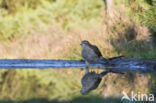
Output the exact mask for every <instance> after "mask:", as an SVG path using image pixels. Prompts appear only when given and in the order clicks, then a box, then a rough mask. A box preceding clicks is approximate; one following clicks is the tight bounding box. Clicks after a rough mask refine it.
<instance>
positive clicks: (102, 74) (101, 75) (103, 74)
mask: <svg viewBox="0 0 156 103" xmlns="http://www.w3.org/2000/svg"><path fill="white" fill-rule="evenodd" d="M109 72H110V71H103V72H101V73H100V74H99V76H100V77H101V78H102V77H103V76H105V75H106V74H107V73H109Z"/></svg>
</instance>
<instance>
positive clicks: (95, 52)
mask: <svg viewBox="0 0 156 103" xmlns="http://www.w3.org/2000/svg"><path fill="white" fill-rule="evenodd" d="M80 45H81V47H82V51H81V56H82V57H83V59H84V60H85V64H86V73H88V72H89V64H95V63H99V61H100V60H107V59H105V58H103V56H102V54H101V52H100V50H99V49H98V47H97V46H96V45H92V44H91V43H90V42H89V41H87V40H83V41H81V44H80Z"/></svg>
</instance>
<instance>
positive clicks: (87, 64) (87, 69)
mask: <svg viewBox="0 0 156 103" xmlns="http://www.w3.org/2000/svg"><path fill="white" fill-rule="evenodd" d="M85 63H86V67H85V69H86V74H87V73H89V63H88V62H87V61H85Z"/></svg>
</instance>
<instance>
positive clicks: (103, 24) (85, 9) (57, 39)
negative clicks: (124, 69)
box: [0, 0, 156, 103]
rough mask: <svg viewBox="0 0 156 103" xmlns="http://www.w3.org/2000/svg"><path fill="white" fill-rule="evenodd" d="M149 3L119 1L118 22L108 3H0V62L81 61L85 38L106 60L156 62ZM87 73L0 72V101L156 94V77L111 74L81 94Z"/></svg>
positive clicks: (112, 98)
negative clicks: (81, 82) (112, 15)
mask: <svg viewBox="0 0 156 103" xmlns="http://www.w3.org/2000/svg"><path fill="white" fill-rule="evenodd" d="M147 1H148V0H129V2H125V0H119V1H117V2H115V18H110V17H109V16H108V15H107V13H106V10H105V5H104V2H103V0H37V1H36V0H11V1H10V0H0V58H7V59H12V58H14V59H15V58H26V59H30V58H31V59H82V57H81V55H80V53H81V48H80V46H79V44H80V42H81V40H84V39H87V40H89V41H91V42H92V43H93V44H96V45H97V46H98V47H99V49H100V50H101V51H102V54H103V56H104V57H112V56H117V55H125V56H127V57H135V58H156V46H155V45H156V44H155V43H154V41H155V39H154V37H151V35H155V34H154V33H155V31H154V30H155V27H156V24H155V21H154V20H155V17H156V16H155V9H154V5H155V4H154V3H155V1H154V0H152V1H153V4H152V5H151V4H149V2H147ZM149 1H150V0H149ZM148 13H150V15H149V14H148ZM153 21H154V22H153ZM149 29H151V30H153V31H152V32H151V31H150V30H149ZM96 71H97V72H100V71H99V70H96ZM83 75H84V70H81V69H77V70H76V69H74V68H73V69H69V70H65V69H60V70H54V69H45V70H39V69H38V70H31V69H29V70H26V69H22V70H0V102H2V103H11V102H12V103H32V102H33V103H34V102H36V103H44V102H47V103H52V102H54V103H57V102H58V103H59V102H60V103H63V102H64V103H66V102H67V103H68V102H71V103H73V102H74V103H83V102H84V103H86V102H88V103H89V102H93V103H94V102H95V101H97V102H98V103H105V102H106V103H107V102H109V101H111V102H112V103H116V101H118V102H119V103H120V102H121V101H120V98H117V97H119V96H122V94H121V92H122V91H123V90H124V91H126V92H128V93H130V91H132V90H133V91H136V92H137V91H139V92H143V93H156V88H155V86H156V77H155V74H154V73H153V74H147V75H144V76H139V74H125V75H119V74H109V75H107V76H106V77H104V78H103V81H102V83H101V84H100V86H99V88H98V89H97V90H95V91H93V92H91V94H89V95H88V96H82V95H81V94H80V89H81V84H80V80H81V77H82V76H83ZM110 88H111V89H110ZM123 102H124V101H123Z"/></svg>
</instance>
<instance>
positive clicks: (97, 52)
mask: <svg viewBox="0 0 156 103" xmlns="http://www.w3.org/2000/svg"><path fill="white" fill-rule="evenodd" d="M91 48H92V49H93V50H94V52H95V53H96V54H97V55H98V57H101V56H102V54H101V52H100V50H99V49H98V48H97V47H96V46H95V45H92V46H91Z"/></svg>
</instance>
